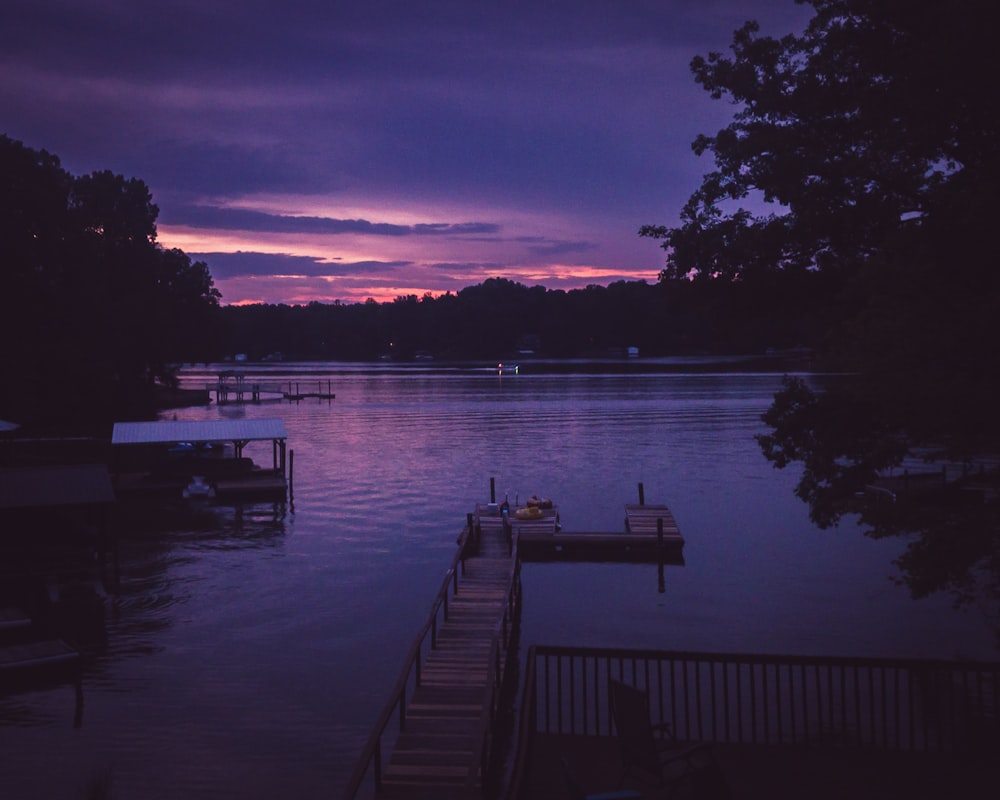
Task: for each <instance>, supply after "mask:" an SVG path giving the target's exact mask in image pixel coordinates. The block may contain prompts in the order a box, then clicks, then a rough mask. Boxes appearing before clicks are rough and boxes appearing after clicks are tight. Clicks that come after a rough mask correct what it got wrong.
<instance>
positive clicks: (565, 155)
mask: <svg viewBox="0 0 1000 800" xmlns="http://www.w3.org/2000/svg"><path fill="white" fill-rule="evenodd" d="M129 8H130V14H128V15H122V14H119V13H116V11H115V8H114V6H113V5H111V6H107V7H106V6H104V5H98V6H96V7H86V8H83V7H80V8H76V7H74V6H73V5H72V4H70V5H67V4H65V3H61V2H58V0H38V2H37V3H35V4H32V5H31V6H30V8H29V7H28V6H24V7H22V8H15V9H10V10H5V13H4V17H5V18H4V26H3V27H2V29H0V43H2V45H3V51H2V52H3V53H4V69H3V70H0V97H2V99H3V106H4V112H5V113H4V118H3V122H2V124H3V126H4V127H3V128H2V129H0V133H4V134H6V135H7V136H9V137H11V138H13V139H16V140H19V141H22V142H23V143H24V144H25V145H27V146H28V147H31V148H35V149H44V150H47V151H48V152H50V153H52V154H53V155H56V156H57V157H58V158H59V159H60V161H61V162H62V164H63V166H64V168H66V169H67V170H68V171H69V172H70V173H72V174H74V175H85V174H89V173H91V172H95V171H102V170H111V171H112V172H114V173H116V174H120V175H123V176H125V177H126V178H132V177H135V178H138V179H140V180H142V181H143V182H145V183H146V185H147V186H148V187H149V189H150V191H151V193H152V197H153V202H154V203H155V204H156V205H157V206H158V208H159V209H160V214H159V218H158V222H157V229H158V241H159V243H160V244H161V245H162V246H163V247H165V248H179V249H181V250H183V251H184V252H185V253H187V254H188V255H189V256H190V257H191V258H192V259H193V260H197V261H204V262H205V263H206V264H207V265H208V268H209V271H210V273H211V274H212V277H213V280H214V282H215V285H216V287H217V288H218V289H219V290H220V291H221V293H222V300H223V303H226V304H245V303H250V302H266V303H286V304H302V303H308V302H313V301H319V302H336V301H340V302H348V303H349V302H364V301H365V300H367V299H369V298H373V299H375V300H377V301H379V302H384V301H391V300H393V299H395V298H396V297H399V296H409V295H416V296H418V297H422V296H424V295H426V294H430V295H432V296H438V295H441V294H444V293H446V292H458V291H460V290H461V289H463V288H465V287H466V286H471V285H476V284H478V283H481V282H482V281H484V280H487V279H489V278H494V277H502V278H507V279H509V280H512V281H517V282H519V283H523V284H526V285H529V286H535V285H542V286H545V287H546V288H547V289H563V290H569V289H574V288H582V287H585V286H588V285H592V284H598V285H607V284H610V283H613V282H615V281H620V280H644V281H648V282H653V281H655V280H656V279H657V275H658V273H659V271H660V269H661V268H662V267H663V264H664V258H665V255H664V253H663V251H662V250H661V249H660V248H659V247H658V243H657V242H655V241H652V240H649V239H641V238H640V237H639V236H638V230H639V228H640V227H641V226H642V225H645V224H665V225H672V224H677V223H678V221H679V214H680V210H681V208H682V207H683V205H684V203H685V202H686V200H687V199H688V196H689V195H690V193H691V192H692V191H693V190H694V189H695V188H696V187H697V186H698V184H699V183H700V179H701V176H702V174H703V173H704V172H706V171H708V170H710V169H711V166H712V165H711V164H710V163H708V162H705V161H701V160H699V159H698V158H697V157H696V156H695V155H694V153H693V152H692V150H691V142H692V141H694V139H695V138H696V137H697V136H698V135H699V134H701V133H709V134H712V133H714V132H715V131H716V130H718V129H719V128H720V127H722V126H723V125H725V124H726V122H727V121H728V119H729V117H730V116H731V114H732V107H731V106H729V105H727V104H725V103H719V102H717V101H713V100H712V99H711V98H710V97H709V96H708V95H707V93H706V92H704V90H703V89H702V88H701V87H699V86H698V85H696V83H695V81H694V78H693V77H692V75H691V73H690V69H689V64H690V61H691V59H692V58H693V57H694V56H696V55H705V54H706V53H708V52H709V51H712V50H715V51H722V50H724V49H725V48H727V47H728V46H729V44H730V43H731V41H732V35H733V32H734V31H735V30H736V29H737V28H739V27H740V26H741V25H742V24H743V23H744V22H745V21H746V20H747V19H751V18H753V19H757V20H758V21H759V22H760V23H761V26H762V30H765V31H768V32H769V33H771V34H772V35H776V36H781V35H784V34H786V33H791V32H794V31H798V30H801V29H802V27H803V25H804V23H805V21H806V20H807V19H808V17H809V13H808V10H806V9H803V8H802V7H801V6H799V5H797V4H796V3H794V2H793V0H781V1H780V2H770V1H769V0H719V2H716V3H712V4H708V5H703V4H697V5H696V4H690V3H686V2H683V0H666V2H660V0H656V1H655V2H654V1H653V0H648V1H647V0H639V2H636V3H630V4H624V5H617V4H615V5H611V4H607V3H598V2H589V3H588V2H583V3H579V2H574V3H572V4H569V3H566V4H563V3H552V4H549V3H546V4H537V5H536V4H532V5H530V6H527V7H513V6H511V5H510V4H506V3H484V4H481V5H479V4H477V6H476V8H475V9H474V10H473V9H472V8H467V7H465V6H464V5H462V4H458V5H455V4H441V5H432V6H426V5H419V7H418V6H415V5H414V4H411V3H399V2H396V0H388V2H386V3H379V4H377V5H372V6H371V7H368V6H363V5H358V4H351V5H350V6H346V5H344V4H337V3H334V4H330V3H327V2H322V3H321V2H318V1H316V0H303V1H302V2H297V3H295V4H294V13H292V12H293V9H292V8H286V7H284V6H277V5H275V6H274V7H273V8H269V7H268V4H266V3H265V4H264V6H263V7H258V6H254V7H253V8H248V7H247V6H246V5H245V4H244V3H235V2H233V0H220V2H217V3H213V4H210V6H205V7H200V6H190V7H189V6H184V7H175V6H174V5H173V4H171V3H169V2H167V3H152V2H148V0H137V2H136V3H133V4H131V5H130V7H129ZM255 11H256V12H259V13H256V14H255ZM220 20H227V21H228V22H227V25H225V26H220V24H219V22H220ZM228 23H232V24H231V25H230V24H228ZM181 32H182V33H181Z"/></svg>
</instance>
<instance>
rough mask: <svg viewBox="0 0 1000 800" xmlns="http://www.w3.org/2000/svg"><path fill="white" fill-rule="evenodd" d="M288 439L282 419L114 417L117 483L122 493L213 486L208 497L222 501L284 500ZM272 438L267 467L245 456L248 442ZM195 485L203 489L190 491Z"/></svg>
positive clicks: (183, 494)
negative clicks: (131, 419)
mask: <svg viewBox="0 0 1000 800" xmlns="http://www.w3.org/2000/svg"><path fill="white" fill-rule="evenodd" d="M287 438H288V437H287V434H286V432H285V423H284V421H283V420H281V419H246V420H243V419H241V420H207V421H200V422H187V421H178V420H169V421H166V420H164V421H159V422H116V423H115V426H114V431H113V433H112V437H111V444H112V471H113V473H114V476H115V488H116V490H117V491H118V493H119V496H120V497H121V496H123V495H129V494H135V493H140V494H149V493H158V494H172V495H174V496H176V497H179V498H180V497H186V496H202V492H201V491H200V490H201V489H209V488H210V489H211V494H210V495H208V496H211V497H214V498H217V499H220V500H222V499H248V500H254V499H260V500H272V499H273V500H283V499H285V496H286V492H287V488H288V486H287V479H286V473H287V464H288V462H287V452H286V439H287ZM268 441H269V442H271V461H272V463H271V467H270V468H269V469H265V468H261V467H260V466H258V465H256V464H254V462H253V461H252V460H251V459H250V458H247V457H245V456H244V449H245V448H246V447H247V445H249V444H250V443H252V442H268ZM227 449H228V450H229V451H230V452H229V453H227ZM192 486H194V487H196V488H197V489H199V491H197V492H194V493H193V494H192V493H189V492H188V490H189V489H190V488H191V487H192Z"/></svg>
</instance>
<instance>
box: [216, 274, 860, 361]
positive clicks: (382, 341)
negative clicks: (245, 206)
mask: <svg viewBox="0 0 1000 800" xmlns="http://www.w3.org/2000/svg"><path fill="white" fill-rule="evenodd" d="M837 284H838V280H837V278H836V277H831V276H829V275H822V274H818V273H800V274H794V275H790V274H770V275H764V276H760V277H755V278H753V279H748V280H743V281H676V280H675V281H662V282H659V283H655V284H647V283H645V282H643V281H620V282H617V283H613V284H611V285H610V286H607V287H604V286H588V287H587V288H585V289H576V290H572V291H561V290H551V289H546V288H545V287H543V286H533V287H527V286H524V285H523V284H520V283H516V282H514V281H510V280H507V279H504V278H491V279H489V280H486V281H484V282H483V283H481V284H478V285H475V286H469V287H467V288H465V289H462V290H461V291H459V292H457V293H455V294H452V293H448V294H444V295H441V296H438V297H433V296H431V295H425V296H424V297H421V298H418V297H417V296H415V295H410V296H404V297H398V298H396V300H395V301H393V302H387V303H377V302H375V301H368V302H367V303H358V304H339V303H334V304H324V303H310V304H308V305H305V306H287V305H249V306H228V307H223V308H221V309H219V314H220V318H221V325H220V333H221V341H220V343H219V344H220V345H221V350H222V352H221V353H220V355H234V354H237V353H243V354H246V355H247V357H248V358H250V359H252V360H257V359H262V358H266V357H268V356H273V355H274V354H278V353H280V354H281V355H282V356H283V357H284V358H285V359H288V360H299V359H338V360H340V359H342V360H374V359H378V358H382V357H384V356H389V357H392V358H395V359H399V360H409V359H413V358H416V357H418V356H432V357H433V358H435V359H442V360H444V359H494V358H507V357H510V356H511V355H514V354H518V353H523V352H524V351H531V352H533V353H534V354H536V355H538V356H544V357H548V358H574V357H583V356H603V355H609V354H618V353H624V351H625V349H626V348H629V347H637V348H639V352H640V354H641V355H643V356H662V355H684V354H692V353H725V354H743V353H763V352H765V351H766V350H768V349H772V348H773V349H778V350H782V349H789V348H796V347H817V346H819V345H821V344H822V340H823V337H824V333H825V332H826V331H828V330H829V329H830V327H831V325H832V323H833V322H834V321H835V320H836V319H837V318H838V311H837V307H836V298H837V297H839V296H841V288H842V287H840V286H838V285H837Z"/></svg>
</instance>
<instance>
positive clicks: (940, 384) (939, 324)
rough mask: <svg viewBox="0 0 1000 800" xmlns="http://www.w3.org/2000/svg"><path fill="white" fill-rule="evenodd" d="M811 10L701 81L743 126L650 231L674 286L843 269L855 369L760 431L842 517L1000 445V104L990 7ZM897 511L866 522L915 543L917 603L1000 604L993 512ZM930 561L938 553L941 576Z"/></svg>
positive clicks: (776, 412) (751, 33) (791, 383)
mask: <svg viewBox="0 0 1000 800" xmlns="http://www.w3.org/2000/svg"><path fill="white" fill-rule="evenodd" d="M797 2H808V4H809V5H811V6H812V7H813V9H814V15H813V17H812V19H811V21H810V22H809V24H808V26H807V28H806V29H805V31H804V32H803V33H802V34H801V35H788V36H784V37H783V38H773V37H769V36H765V35H761V32H760V30H759V27H758V26H757V24H756V23H753V22H748V23H747V24H746V25H744V26H743V27H742V28H741V29H739V30H738V31H736V33H735V35H734V38H733V43H732V48H731V54H730V55H728V56H726V55H723V54H720V53H710V54H708V55H707V56H699V57H697V58H695V59H694V60H693V62H692V65H691V67H692V72H693V74H694V77H695V80H696V81H697V82H698V83H700V84H701V85H702V86H703V87H704V88H705V89H706V90H707V91H708V92H709V93H710V94H711V96H712V97H714V98H717V99H721V98H724V97H725V98H728V99H730V100H731V101H732V102H733V103H734V114H733V117H732V122H731V123H730V124H729V125H728V126H727V127H726V128H724V129H722V130H720V131H718V132H717V133H715V134H714V135H703V136H699V137H698V138H697V139H696V141H695V142H694V144H693V147H694V150H695V152H696V153H698V154H709V153H710V154H711V155H712V157H713V160H714V168H713V169H712V170H711V171H710V172H708V173H707V174H706V175H705V176H704V179H703V181H702V183H701V186H700V187H698V188H697V190H696V191H695V192H694V193H693V194H692V196H691V198H690V200H689V201H688V203H687V204H686V205H685V207H684V208H683V211H682V214H681V224H680V225H678V226H676V227H672V228H671V227H666V226H658V225H649V226H645V227H644V228H642V229H641V230H640V234H641V235H644V236H649V237H653V238H655V239H659V240H661V242H662V246H663V247H664V248H665V249H666V251H667V261H666V267H665V269H664V270H663V272H662V273H661V281H662V282H664V283H670V282H677V281H685V280H686V281H693V282H704V281H712V282H717V281H723V282H736V283H741V282H750V281H755V280H760V276H761V275H772V276H775V278H774V279H775V280H784V279H787V278H789V277H790V276H794V275H799V274H803V273H822V274H827V275H838V276H840V278H839V282H838V284H837V285H838V286H839V289H838V291H839V298H838V301H837V307H838V308H839V309H841V318H840V320H839V321H838V322H837V324H836V325H833V326H831V329H830V331H829V335H828V337H827V339H826V342H825V356H826V359H827V364H828V365H829V366H830V367H831V368H833V369H836V370H838V371H841V372H842V373H843V375H842V376H841V377H839V378H837V379H835V380H830V381H827V382H826V383H825V384H824V385H822V386H819V385H817V384H816V383H815V382H812V383H807V382H806V381H804V380H801V379H789V380H787V382H786V385H785V388H784V389H783V391H781V392H780V393H779V394H778V395H777V396H776V397H775V402H774V404H773V405H772V407H771V408H770V410H769V411H768V413H767V415H766V416H765V421H766V422H767V423H768V424H769V426H770V427H771V431H770V433H768V434H767V435H764V436H762V437H760V441H761V445H762V447H763V450H764V453H765V455H766V456H767V457H768V458H769V459H771V460H772V461H773V462H774V463H775V465H777V466H779V467H782V466H785V465H787V464H790V463H792V462H799V463H801V464H802V465H803V467H804V470H803V476H802V479H801V481H800V482H799V485H798V493H799V495H800V496H801V497H802V498H803V499H805V500H806V501H808V502H809V503H810V506H811V510H812V514H813V517H814V519H816V521H817V522H819V523H820V524H822V525H832V524H836V523H837V521H838V520H839V519H840V518H841V516H842V515H843V514H845V513H848V512H852V511H857V510H858V504H857V502H856V498H857V496H858V493H859V492H863V491H864V489H865V487H866V486H869V485H871V484H872V483H873V482H874V481H875V480H876V479H877V477H878V476H879V475H881V474H884V473H885V472H886V470H889V469H891V468H894V467H897V466H898V465H900V464H901V463H903V460H904V459H905V458H907V457H912V456H914V455H915V454H921V455H922V456H923V457H925V458H927V459H932V460H933V459H955V460H959V461H964V462H967V463H971V462H973V461H974V460H975V459H976V458H979V457H981V456H983V455H984V454H995V453H997V452H998V450H1000V418H998V415H997V414H996V403H995V399H994V392H995V387H996V386H997V385H998V383H1000V380H998V378H1000V376H998V375H997V365H998V364H1000V358H998V357H1000V329H998V327H997V324H996V312H997V309H998V308H1000V273H998V270H997V265H996V255H995V245H994V242H993V230H992V226H993V224H994V220H995V219H996V218H997V212H998V211H1000V200H998V197H997V193H996V187H997V185H998V183H997V179H998V178H1000V141H998V138H997V132H998V130H997V128H998V122H1000V108H998V105H1000V101H998V94H997V92H996V91H995V87H993V86H992V85H991V84H992V81H993V77H994V75H995V72H996V69H995V56H994V55H993V53H994V49H993V48H994V43H993V37H994V33H993V31H992V29H991V28H990V26H988V25H986V24H985V20H986V19H988V18H989V14H988V12H989V10H990V6H989V4H987V3H986V2H985V1H984V0H956V2H954V3H950V4H949V5H948V6H947V8H942V7H940V6H938V5H933V4H930V5H928V4H914V3H910V2H906V1H905V0H797ZM988 82H989V83H988ZM990 496H992V495H987V497H990ZM897 511H898V510H897ZM884 512H885V509H884V508H881V509H879V510H878V512H877V513H876V512H875V511H874V510H873V509H868V510H867V511H866V510H862V517H861V518H862V521H863V522H864V523H865V524H866V525H867V530H868V532H870V533H871V534H872V535H887V533H888V532H890V531H893V532H896V533H899V532H905V533H908V534H914V535H916V537H917V538H916V539H914V540H913V542H912V543H911V546H910V549H909V550H908V551H907V553H908V555H907V556H904V557H903V558H902V559H901V560H900V565H901V566H902V567H903V569H904V580H906V581H907V582H908V583H909V584H910V586H911V588H912V589H913V590H914V591H915V592H916V593H926V592H927V591H932V590H934V589H942V588H948V589H951V590H953V591H955V592H956V594H957V595H960V596H961V597H967V596H968V591H967V590H968V586H969V584H968V581H970V580H974V579H975V575H977V574H978V575H979V577H980V578H982V576H983V574H984V573H983V570H985V573H986V574H987V575H988V579H987V580H986V583H987V584H988V587H987V589H986V591H988V592H990V593H991V594H992V595H993V597H994V599H997V598H998V597H1000V591H998V587H1000V533H998V531H1000V512H998V509H997V504H996V503H995V502H992V501H984V503H983V504H982V506H977V507H976V509H975V512H974V513H972V512H961V511H958V510H956V509H955V508H953V507H952V508H949V509H948V513H947V514H943V513H942V514H938V513H930V512H928V511H927V509H924V513H923V514H922V515H913V514H903V513H902V512H899V513H896V514H894V515H886V514H885V513H884ZM944 517H947V519H948V520H949V522H948V524H947V525H944V524H943V522H942V519H943V518H944ZM921 520H922V521H921ZM945 529H947V531H948V535H947V536H942V531H943V530H945ZM946 539H947V540H949V541H950V542H951V543H952V544H951V549H950V550H949V552H950V554H951V556H950V557H948V558H944V557H942V551H941V542H942V541H943V540H946ZM915 552H924V553H930V552H933V553H935V554H936V565H937V566H936V568H935V569H936V571H935V570H931V571H930V572H927V571H926V570H923V571H922V567H920V566H919V565H920V564H923V565H924V566H926V565H927V563H928V562H926V561H923V560H921V559H915V558H912V557H911V556H912V555H913V553H915ZM946 563H947V564H948V567H947V568H945V567H944V566H943V565H944V564H946ZM931 573H933V574H931Z"/></svg>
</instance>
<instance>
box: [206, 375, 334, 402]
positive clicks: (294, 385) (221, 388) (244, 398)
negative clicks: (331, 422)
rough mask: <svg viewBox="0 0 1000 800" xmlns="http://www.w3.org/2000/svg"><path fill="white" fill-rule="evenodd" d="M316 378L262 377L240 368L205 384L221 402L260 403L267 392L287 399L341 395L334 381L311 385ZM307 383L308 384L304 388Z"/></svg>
mask: <svg viewBox="0 0 1000 800" xmlns="http://www.w3.org/2000/svg"><path fill="white" fill-rule="evenodd" d="M311 385H312V381H309V382H307V383H305V384H303V382H302V381H294V382H293V381H287V382H285V381H281V382H278V381H260V380H255V379H253V378H252V377H248V376H246V375H244V374H243V373H239V372H225V373H221V374H220V375H219V378H218V380H217V381H216V382H215V383H210V384H208V385H207V386H206V387H205V391H206V392H214V393H215V402H216V403H217V404H218V405H226V404H227V403H247V402H250V403H260V402H261V401H262V400H263V399H264V397H265V396H271V397H272V398H274V399H284V400H295V401H297V400H305V399H306V398H316V399H320V400H333V399H334V398H335V397H336V396H337V395H336V394H334V392H333V391H332V389H331V384H330V381H326V385H325V386H324V384H323V381H316V391H311V390H310V389H309V387H310V386H311ZM303 386H304V387H305V388H303Z"/></svg>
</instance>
